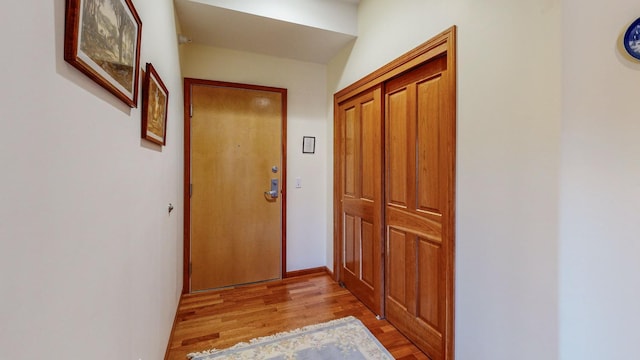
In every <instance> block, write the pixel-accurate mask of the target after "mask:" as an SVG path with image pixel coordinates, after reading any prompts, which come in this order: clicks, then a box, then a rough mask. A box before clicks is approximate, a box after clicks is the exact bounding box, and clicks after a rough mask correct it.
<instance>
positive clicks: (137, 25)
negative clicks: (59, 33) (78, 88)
mask: <svg viewBox="0 0 640 360" xmlns="http://www.w3.org/2000/svg"><path fill="white" fill-rule="evenodd" d="M141 36H142V22H141V21H140V17H139V16H138V13H137V12H136V9H135V8H134V7H133V2H132V1H131V0H110V1H106V2H105V1H98V0H67V2H66V20H65V36H64V59H65V60H66V61H67V62H68V63H69V64H71V65H73V66H74V67H75V68H77V69H78V70H80V71H82V72H83V73H84V74H85V75H87V76H88V77H89V78H91V79H92V80H93V81H95V82H97V83H98V84H100V86H102V87H103V88H105V89H107V90H108V91H110V92H111V93H112V94H113V95H115V96H116V97H117V98H118V99H120V100H122V101H123V102H124V103H125V104H127V105H129V107H132V108H134V107H138V76H140V75H139V67H140V37H141Z"/></svg>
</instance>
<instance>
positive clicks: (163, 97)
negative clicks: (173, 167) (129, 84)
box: [142, 63, 169, 145]
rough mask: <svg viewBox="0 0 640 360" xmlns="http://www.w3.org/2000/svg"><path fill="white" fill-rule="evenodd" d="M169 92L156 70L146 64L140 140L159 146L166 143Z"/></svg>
mask: <svg viewBox="0 0 640 360" xmlns="http://www.w3.org/2000/svg"><path fill="white" fill-rule="evenodd" d="M168 106H169V91H168V90H167V87H166V86H165V85H164V83H163V82H162V79H160V76H159V75H158V73H157V72H156V69H155V68H154V67H153V65H151V64H150V63H147V67H146V69H145V76H144V82H143V83H142V138H143V139H147V140H149V141H151V142H154V143H156V144H159V145H165V144H166V143H167V110H168Z"/></svg>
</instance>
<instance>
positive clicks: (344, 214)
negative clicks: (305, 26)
mask: <svg viewBox="0 0 640 360" xmlns="http://www.w3.org/2000/svg"><path fill="white" fill-rule="evenodd" d="M455 64H456V62H455V27H453V28H451V29H449V30H447V31H445V32H443V33H442V34H440V35H438V36H436V37H435V38H433V39H431V40H429V41H428V42H426V43H425V44H423V45H421V46H420V47H418V48H416V49H414V50H412V51H411V52H409V53H407V54H405V55H403V56H402V57H400V58H399V59H398V60H396V61H395V62H392V63H390V64H388V65H386V66H384V67H383V68H381V69H380V70H378V71H376V72H374V73H373V74H371V75H369V76H367V77H365V78H364V79H362V80H360V81H358V82H356V83H355V84H353V85H352V86H349V87H347V88H346V89H344V90H342V91H340V92H338V93H337V94H336V95H335V109H336V111H335V144H336V147H335V153H336V156H335V164H334V168H335V192H334V196H335V199H334V203H335V210H334V217H335V219H334V220H335V224H336V225H335V228H334V231H335V235H334V237H335V245H334V246H335V247H336V250H335V258H336V263H337V266H335V271H336V277H337V279H338V280H339V281H341V282H343V283H344V284H345V286H346V287H347V288H348V289H349V290H350V291H351V292H353V293H354V295H356V296H357V297H358V298H359V299H360V300H362V302H363V303H365V304H366V305H367V306H369V308H371V310H373V311H374V312H376V314H379V315H381V316H384V317H386V318H387V320H388V321H389V322H390V323H392V324H393V325H394V326H395V327H396V328H398V330H400V331H401V332H402V333H403V334H405V335H406V336H407V337H408V338H409V339H410V340H411V341H412V342H414V343H415V344H416V345H417V346H418V347H419V348H420V349H422V350H423V351H424V352H425V353H426V354H427V355H428V356H429V357H430V358H431V359H432V360H439V359H453V335H454V331H453V325H454V322H453V315H454V188H455V128H456V126H455V125H456V115H455V110H456V90H455V84H456V80H455V74H456V72H455ZM380 194H382V195H380ZM377 271H380V273H378V272H377ZM381 295H382V296H381Z"/></svg>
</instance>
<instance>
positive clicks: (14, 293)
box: [0, 0, 182, 360]
mask: <svg viewBox="0 0 640 360" xmlns="http://www.w3.org/2000/svg"><path fill="white" fill-rule="evenodd" d="M134 3H135V6H136V8H137V10H138V11H139V13H140V17H141V18H142V22H143V36H142V63H141V65H142V66H144V63H145V62H147V61H150V62H152V63H153V64H154V66H155V67H156V69H157V70H158V72H159V74H160V76H161V77H162V79H163V80H164V82H165V83H166V85H167V87H168V88H169V93H170V96H169V99H170V104H169V115H168V130H167V137H168V140H167V141H168V144H167V146H165V147H163V148H160V147H157V146H153V145H151V144H149V143H147V142H146V141H143V140H141V139H140V110H139V109H129V108H128V107H127V106H126V105H124V104H123V103H122V102H120V101H119V100H117V99H116V98H115V97H114V96H113V95H111V94H110V93H108V92H107V91H106V90H104V89H102V88H101V87H99V86H98V85H97V84H95V83H94V82H93V81H91V80H90V79H89V78H87V77H86V76H84V75H83V74H81V73H80V72H79V71H77V70H76V69H75V68H73V67H71V66H70V65H69V64H67V63H66V62H65V61H64V60H63V33H64V8H65V1H64V0H54V1H51V2H34V1H23V2H16V3H12V4H8V3H5V5H2V7H3V11H1V12H0V20H1V21H0V24H1V25H0V27H1V28H2V30H3V32H4V33H5V34H8V36H5V40H4V41H5V42H4V47H3V56H2V59H0V63H1V65H2V66H0V76H1V77H2V79H3V82H2V85H1V88H0V89H1V90H0V91H1V95H2V96H0V169H2V178H1V179H0V203H1V204H2V206H1V207H0V285H1V287H2V289H1V290H0V291H1V295H0V324H2V325H0V358H2V359H44V358H56V359H80V358H87V357H89V358H92V359H105V360H113V359H123V360H124V359H133V360H137V359H143V360H156V359H161V358H162V357H163V356H164V351H165V349H166V345H167V340H168V336H169V332H170V330H171V325H172V322H173V316H174V314H175V310H176V305H177V299H178V296H179V292H180V289H181V266H182V260H181V256H182V255H181V254H182V250H181V249H182V237H181V234H182V215H181V213H182V180H181V173H182V125H181V124H182V108H181V101H182V87H181V79H180V69H179V63H178V55H177V42H176V40H175V30H174V27H173V24H174V20H173V2H172V1H170V0H163V1H157V0H134ZM170 202H171V203H173V204H174V206H175V207H176V210H174V212H173V213H172V214H171V215H170V216H169V215H168V214H167V206H168V203H170Z"/></svg>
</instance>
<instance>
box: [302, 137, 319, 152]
mask: <svg viewBox="0 0 640 360" xmlns="http://www.w3.org/2000/svg"><path fill="white" fill-rule="evenodd" d="M315 152H316V138H315V136H303V137H302V153H303V154H314V153H315Z"/></svg>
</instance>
